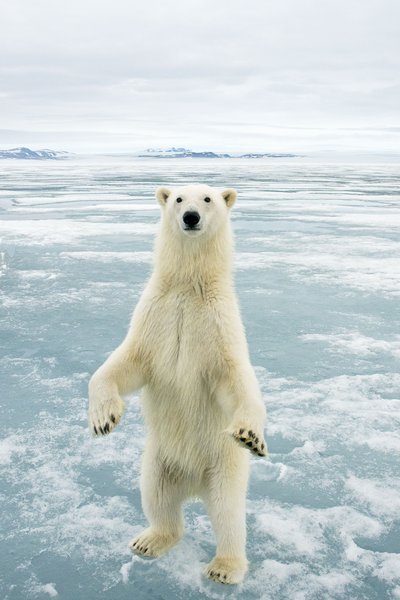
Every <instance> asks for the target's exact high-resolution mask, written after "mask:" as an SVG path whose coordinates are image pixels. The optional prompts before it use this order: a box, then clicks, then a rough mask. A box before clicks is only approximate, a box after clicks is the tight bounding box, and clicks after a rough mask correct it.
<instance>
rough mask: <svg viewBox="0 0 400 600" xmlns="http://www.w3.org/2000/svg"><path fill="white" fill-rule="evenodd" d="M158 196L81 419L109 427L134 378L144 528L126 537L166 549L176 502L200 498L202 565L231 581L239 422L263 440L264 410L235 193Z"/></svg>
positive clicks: (237, 574) (237, 522)
mask: <svg viewBox="0 0 400 600" xmlns="http://www.w3.org/2000/svg"><path fill="white" fill-rule="evenodd" d="M156 196H157V199H158V200H159V203H160V205H161V207H162V219H161V227H160V230H159V233H158V236H157V240H156V247H155V263H154V271H153V274H152V276H151V278H150V280H149V282H148V284H147V286H146V289H145V290H144V292H143V295H142V297H141V299H140V301H139V303H138V305H137V306H136V309H135V311H134V313H133V317H132V321H131V325H130V329H129V332H128V334H127V336H126V338H125V340H124V341H123V342H122V344H121V345H120V346H119V347H118V348H117V349H116V350H115V351H114V352H113V353H112V354H111V355H110V356H109V358H108V359H107V360H106V361H105V363H104V364H103V365H102V366H101V367H100V368H99V369H98V370H97V371H96V373H95V374H94V375H93V377H92V379H91V381H90V384H89V399H90V408H89V423H90V426H91V428H92V430H94V428H96V431H97V433H108V432H109V431H111V430H112V429H113V427H114V426H115V425H116V424H117V423H118V422H119V420H120V418H121V416H122V413H123V409H124V403H123V400H122V399H121V395H124V394H126V393H128V392H133V391H135V390H139V389H140V388H142V406H143V414H144V418H145V423H146V426H147V439H146V447H145V452H144V456H143V464H142V472H141V480H140V485H141V492H142V504H143V510H144V512H145V514H146V516H147V518H148V520H149V523H150V527H149V528H148V529H147V530H145V531H144V532H143V533H142V534H140V535H139V536H138V537H137V538H135V540H132V542H131V547H132V548H133V550H134V551H136V552H141V553H143V554H146V555H148V556H158V555H159V554H161V553H163V552H165V551H166V550H167V549H169V548H170V547H171V546H172V545H173V544H174V543H176V542H177V541H178V539H179V538H180V537H181V536H182V533H183V518H182V510H181V505H182V502H183V501H184V500H185V499H186V498H188V497H190V496H200V497H201V498H202V499H203V500H204V502H205V505H206V508H207V510H208V512H209V515H210V518H211V521H212V525H213V527H214V530H215V534H216V539H217V555H216V557H215V558H214V560H213V561H212V563H210V565H209V566H208V567H207V569H206V575H208V576H209V577H210V578H211V579H215V580H218V581H222V582H224V583H237V582H239V581H241V580H242V579H243V576H244V574H245V572H246V570H247V560H246V555H245V541H246V524H245V496H246V488H247V480H248V466H249V451H248V449H247V448H246V446H243V442H242V445H241V443H240V441H239V439H238V435H239V434H238V433H237V432H238V431H243V429H245V430H252V431H253V432H254V437H255V436H257V437H258V438H259V440H260V442H259V443H261V440H262V441H263V427H264V421H265V408H264V405H263V402H262V399H261V394H260V391H259V387H258V383H257V380H256V377H255V374H254V371H253V368H252V366H251V364H250V360H249V354H248V348H247V342H246V338H245V333H244V329H243V325H242V322H241V318H240V313H239V308H238V304H237V300H236V296H235V293H234V290H233V285H232V275H231V262H232V235H231V227H230V220H229V210H230V207H231V206H232V205H233V203H234V201H235V198H236V192H235V190H230V189H229V190H219V189H216V188H211V187H209V186H206V185H191V186H186V187H180V188H174V189H172V190H170V189H168V188H159V189H158V190H157V192H156ZM205 197H209V198H210V200H211V201H210V202H205V201H204V198H205ZM177 198H182V201H181V202H176V199H177ZM188 210H192V211H197V212H198V213H199V215H200V222H199V230H198V231H187V230H185V229H184V227H185V224H184V222H183V220H182V217H183V215H184V213H185V212H186V211H188ZM111 415H112V416H111ZM233 436H235V437H236V440H235V439H234V437H233ZM238 441H239V443H237V442H238Z"/></svg>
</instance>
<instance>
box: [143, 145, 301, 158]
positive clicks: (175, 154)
mask: <svg viewBox="0 0 400 600" xmlns="http://www.w3.org/2000/svg"><path fill="white" fill-rule="evenodd" d="M296 156H299V155H298V154H288V153H279V152H274V153H267V152H263V153H259V152H251V153H249V154H219V153H216V152H211V151H209V150H207V151H205V152H194V151H193V150H189V149H188V148H175V147H172V148H167V149H166V150H163V149H162V148H147V150H145V153H144V154H139V158H293V157H296Z"/></svg>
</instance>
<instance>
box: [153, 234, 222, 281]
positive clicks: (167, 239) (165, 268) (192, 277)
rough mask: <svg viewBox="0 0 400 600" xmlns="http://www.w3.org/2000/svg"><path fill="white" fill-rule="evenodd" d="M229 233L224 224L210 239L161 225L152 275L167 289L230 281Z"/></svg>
mask: <svg viewBox="0 0 400 600" xmlns="http://www.w3.org/2000/svg"><path fill="white" fill-rule="evenodd" d="M232 252H233V242H232V232H231V228H230V224H229V223H227V224H226V225H225V226H224V227H223V229H222V231H221V230H220V231H219V232H218V235H215V236H214V237H212V238H206V236H205V235H204V236H199V237H196V238H189V237H186V236H179V237H177V236H176V235H173V234H172V232H169V231H168V227H167V226H166V224H164V225H163V226H162V227H161V229H160V231H159V233H158V236H157V239H156V246H155V264H154V275H155V277H156V278H157V281H158V282H159V283H160V284H161V285H162V286H163V287H166V288H167V289H169V288H170V287H172V286H177V285H186V284H188V285H195V284H197V283H199V284H201V285H202V286H211V287H214V286H216V285H217V286H219V285H221V286H226V285H228V286H229V285H231V284H232V279H231V277H232Z"/></svg>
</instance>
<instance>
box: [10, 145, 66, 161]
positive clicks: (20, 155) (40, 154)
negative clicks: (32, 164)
mask: <svg viewBox="0 0 400 600" xmlns="http://www.w3.org/2000/svg"><path fill="white" fill-rule="evenodd" d="M70 156H71V154H70V153H69V152H64V151H63V150H48V149H47V148H46V149H44V150H31V149H30V148H24V147H21V148H11V149H10V150H0V158H17V159H23V160H60V159H63V158H69V157H70Z"/></svg>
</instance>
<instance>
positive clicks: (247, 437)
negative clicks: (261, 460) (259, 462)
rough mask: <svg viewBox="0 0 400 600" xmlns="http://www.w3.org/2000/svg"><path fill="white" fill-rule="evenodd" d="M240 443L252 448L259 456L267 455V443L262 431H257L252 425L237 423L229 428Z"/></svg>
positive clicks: (249, 448)
mask: <svg viewBox="0 0 400 600" xmlns="http://www.w3.org/2000/svg"><path fill="white" fill-rule="evenodd" d="M229 433H230V434H231V435H232V437H233V439H234V440H236V442H237V443H238V444H240V445H241V446H243V447H244V448H247V449H248V450H250V451H251V452H252V453H253V454H256V455H257V456H267V453H268V450H267V444H266V442H265V440H264V436H263V434H262V433H260V432H257V431H256V429H255V428H254V427H252V426H251V425H246V424H242V425H237V426H236V427H233V428H231V429H230V430H229Z"/></svg>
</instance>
